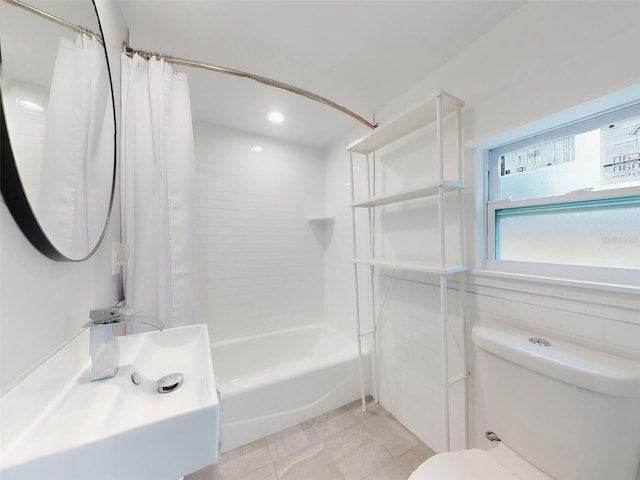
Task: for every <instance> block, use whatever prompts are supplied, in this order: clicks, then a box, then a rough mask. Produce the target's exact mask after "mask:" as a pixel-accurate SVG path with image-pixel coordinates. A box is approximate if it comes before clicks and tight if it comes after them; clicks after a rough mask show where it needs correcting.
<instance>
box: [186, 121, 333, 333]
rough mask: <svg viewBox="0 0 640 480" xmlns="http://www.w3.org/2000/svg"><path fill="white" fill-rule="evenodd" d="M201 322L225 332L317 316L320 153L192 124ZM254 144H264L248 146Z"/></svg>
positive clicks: (320, 290) (300, 322) (271, 326)
mask: <svg viewBox="0 0 640 480" xmlns="http://www.w3.org/2000/svg"><path fill="white" fill-rule="evenodd" d="M194 137H195V138H194V140H195V157H196V177H197V223H198V226H197V228H198V249H199V251H198V258H199V259H200V266H199V268H200V270H199V321H200V322H206V323H208V324H209V329H210V330H209V331H210V335H211V338H212V340H214V341H219V340H226V339H229V338H236V337H241V336H246V335H252V334H258V333H264V332H267V331H272V330H278V329H282V328H288V327H295V326H300V325H305V324H309V323H313V322H321V321H323V252H324V230H323V228H324V227H323V226H322V225H310V224H308V223H307V216H309V215H322V214H323V205H324V191H323V189H324V152H323V151H322V150H320V149H316V148H311V147H306V146H302V145H297V144H292V143H287V142H282V141H277V140H273V139H266V138H261V137H258V136H256V135H253V134H250V133H246V132H240V131H237V130H231V129H227V128H222V127H218V126H214V125H210V124H206V123H200V122H196V123H195V124H194ZM255 145H261V146H262V147H263V148H264V151H263V152H261V153H253V152H251V150H250V149H251V147H253V146H255Z"/></svg>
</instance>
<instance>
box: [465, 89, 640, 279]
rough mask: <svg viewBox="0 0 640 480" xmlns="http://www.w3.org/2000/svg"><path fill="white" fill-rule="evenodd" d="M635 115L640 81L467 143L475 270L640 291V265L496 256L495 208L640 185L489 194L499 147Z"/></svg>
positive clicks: (608, 193) (599, 195)
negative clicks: (516, 196) (532, 195)
mask: <svg viewBox="0 0 640 480" xmlns="http://www.w3.org/2000/svg"><path fill="white" fill-rule="evenodd" d="M634 115H640V84H638V85H634V86H632V87H628V88H627V89H625V90H622V91H620V92H615V93H613V94H609V95H606V96H605V97H601V98H599V99H596V100H593V101H591V102H587V103H586V104H583V105H580V106H578V107H574V108H572V109H569V110H566V111H563V112H559V113H557V114H554V115H551V116H549V117H545V118H543V119H540V120H537V121H534V122H532V123H531V124H528V125H525V126H523V127H518V128H515V129H512V130H510V131H506V132H503V133H501V134H499V135H496V136H494V137H493V138H490V139H484V140H476V141H471V142H467V144H466V146H467V147H469V148H474V149H475V151H476V159H477V162H476V164H475V165H476V167H475V168H476V170H475V173H476V186H477V187H478V191H477V193H476V218H477V229H476V232H477V233H478V234H479V238H481V239H482V240H483V241H482V242H481V244H480V245H479V246H477V249H476V268H475V269H474V270H472V273H473V274H476V275H483V274H484V275H489V276H495V275H498V276H504V277H509V278H514V279H523V280H539V281H553V282H557V281H560V282H566V283H570V284H578V285H580V284H581V285H585V286H590V287H593V286H598V285H600V286H603V287H607V288H614V289H623V290H627V289H631V290H633V291H640V269H636V268H621V267H601V266H584V265H575V264H556V263H544V262H528V261H517V260H501V259H497V258H496V255H495V253H496V250H495V241H496V238H495V235H496V229H495V227H496V225H495V220H496V210H500V209H506V208H517V207H523V206H537V205H554V204H560V203H569V202H581V201H591V200H599V199H607V198H619V197H633V196H638V195H640V187H639V186H632V187H623V188H613V189H607V190H593V191H589V190H578V191H574V192H569V193H567V194H564V195H557V196H551V197H543V198H536V199H526V200H509V199H505V200H497V199H492V198H491V196H492V195H493V196H495V192H497V191H498V190H497V182H499V174H493V172H499V171H500V169H499V165H498V163H497V162H498V160H499V154H500V153H501V152H505V151H511V150H513V149H518V148H523V147H526V146H528V145H532V144H537V143H543V142H545V141H549V140H552V139H554V138H560V137H563V136H567V135H572V134H577V133H581V132H584V131H587V130H589V129H590V128H599V127H601V126H602V125H603V124H606V123H607V122H608V121H612V122H613V121H615V120H616V119H620V118H625V117H630V116H634ZM490 151H492V152H493V154H494V155H493V156H492V157H490V154H489V152H490ZM491 159H493V162H492V161H491ZM492 163H493V164H492ZM496 168H497V169H496ZM639 254H640V252H639Z"/></svg>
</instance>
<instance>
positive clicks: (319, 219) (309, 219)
mask: <svg viewBox="0 0 640 480" xmlns="http://www.w3.org/2000/svg"><path fill="white" fill-rule="evenodd" d="M335 219H336V217H307V222H308V223H333V222H334V221H335Z"/></svg>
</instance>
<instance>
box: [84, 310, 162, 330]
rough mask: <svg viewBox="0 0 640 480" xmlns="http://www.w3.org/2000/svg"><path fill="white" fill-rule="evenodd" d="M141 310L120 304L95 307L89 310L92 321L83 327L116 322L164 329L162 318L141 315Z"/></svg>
mask: <svg viewBox="0 0 640 480" xmlns="http://www.w3.org/2000/svg"><path fill="white" fill-rule="evenodd" d="M141 312H142V310H138V309H135V308H133V307H127V306H120V305H116V306H112V307H105V308H95V309H92V310H90V311H89V318H91V321H90V322H88V323H86V324H85V325H83V327H94V326H98V325H112V324H116V323H120V324H122V323H144V324H145V325H151V326H152V327H155V328H157V329H158V330H164V323H163V322H162V321H161V320H159V319H157V318H154V317H151V316H147V315H139V313H141Z"/></svg>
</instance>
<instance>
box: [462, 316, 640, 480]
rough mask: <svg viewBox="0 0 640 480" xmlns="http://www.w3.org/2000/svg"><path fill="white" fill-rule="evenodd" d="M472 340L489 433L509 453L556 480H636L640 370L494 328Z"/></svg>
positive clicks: (481, 327)
mask: <svg viewBox="0 0 640 480" xmlns="http://www.w3.org/2000/svg"><path fill="white" fill-rule="evenodd" d="M472 336H473V341H474V343H475V344H476V345H477V347H478V351H477V356H476V372H477V386H478V387H477V388H478V390H477V391H478V392H479V393H478V394H479V395H480V396H481V398H482V400H483V405H484V409H485V414H486V419H487V425H488V427H489V429H490V430H492V431H494V432H495V433H496V434H497V435H498V436H499V437H500V439H501V440H502V441H503V442H504V443H505V444H506V445H507V446H508V447H510V448H511V449H512V450H514V451H515V452H516V453H518V454H519V455H520V456H521V457H523V458H525V459H526V460H528V461H529V462H531V463H532V464H534V465H535V466H536V467H538V468H539V469H540V470H542V471H544V472H545V473H547V474H548V475H550V476H552V477H553V478H556V479H557V480H605V479H611V480H636V475H637V472H638V462H639V461H640V363H638V362H634V361H632V360H628V359H625V358H620V357H616V356H613V355H609V354H606V353H602V352H598V351H594V350H590V349H587V348H584V347H580V346H577V345H573V344H570V343H567V342H562V341H559V340H554V339H548V341H545V340H544V339H540V338H538V337H540V335H537V334H533V333H530V332H526V331H523V330H519V329H516V328H512V327H508V326H506V325H502V324H497V323H479V324H477V325H475V326H474V327H473V335H472ZM547 343H548V345H547Z"/></svg>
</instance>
